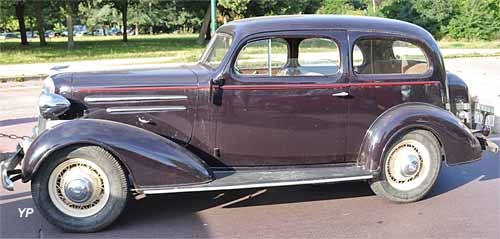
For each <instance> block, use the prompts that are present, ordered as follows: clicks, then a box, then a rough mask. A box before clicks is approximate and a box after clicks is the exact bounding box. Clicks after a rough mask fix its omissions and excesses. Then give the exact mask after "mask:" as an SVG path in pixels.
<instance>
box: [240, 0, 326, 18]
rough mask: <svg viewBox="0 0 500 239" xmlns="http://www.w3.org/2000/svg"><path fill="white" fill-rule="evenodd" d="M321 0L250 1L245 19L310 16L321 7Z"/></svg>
mask: <svg viewBox="0 0 500 239" xmlns="http://www.w3.org/2000/svg"><path fill="white" fill-rule="evenodd" d="M321 4H322V0H257V1H250V4H249V5H248V10H247V14H246V16H245V17H254V16H268V15H289V14H312V13H316V11H317V10H318V9H319V8H320V7H321Z"/></svg>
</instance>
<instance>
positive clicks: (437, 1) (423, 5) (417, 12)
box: [380, 0, 455, 39]
mask: <svg viewBox="0 0 500 239" xmlns="http://www.w3.org/2000/svg"><path fill="white" fill-rule="evenodd" d="M454 5H455V2H454V1H452V0H451V1H450V0H390V1H388V2H386V3H385V4H384V5H383V6H382V8H381V9H380V12H381V13H382V15H383V16H385V17H388V18H394V19H399V20H403V21H407V22H411V23H414V24H417V25H419V26H421V27H423V28H425V29H426V30H427V31H429V32H430V33H431V34H432V35H433V36H434V37H435V38H436V39H440V38H442V37H443V36H444V35H445V34H446V32H447V28H446V26H447V25H448V23H449V22H450V20H451V19H452V17H453V16H454V15H455V11H454V10H453V9H454Z"/></svg>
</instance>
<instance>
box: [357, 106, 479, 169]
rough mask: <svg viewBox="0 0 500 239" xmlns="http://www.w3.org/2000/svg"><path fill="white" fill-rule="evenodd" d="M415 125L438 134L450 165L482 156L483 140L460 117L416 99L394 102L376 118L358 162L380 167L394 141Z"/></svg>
mask: <svg viewBox="0 0 500 239" xmlns="http://www.w3.org/2000/svg"><path fill="white" fill-rule="evenodd" d="M413 129H425V130H429V131H430V132H432V133H433V134H434V135H435V136H436V138H437V139H438V141H439V142H440V144H441V148H442V151H443V152H442V153H443V155H444V156H445V161H446V164H448V165H455V164H461V163H467V162H471V161H475V160H478V159H480V158H481V145H480V143H479V141H478V140H477V139H476V137H474V135H473V134H472V132H471V130H470V129H469V128H467V126H465V125H464V124H463V123H462V122H461V121H460V120H459V119H458V118H457V117H455V116H454V115H453V114H451V113H450V112H448V111H446V110H444V109H442V108H439V107H436V106H434V105H431V104H427V103H415V102H413V103H405V104H400V105H397V106H394V107H392V108H390V109H388V110H387V111H385V112H384V113H383V114H382V115H380V116H379V117H378V118H377V119H376V120H375V122H373V124H372V125H371V126H370V128H369V129H368V131H367V133H366V135H365V137H364V140H363V143H362V144H361V147H360V151H359V153H358V163H359V164H360V165H361V166H363V167H364V168H365V169H367V170H370V171H378V170H379V169H380V166H381V160H382V159H383V156H384V154H385V152H386V149H387V148H388V147H389V146H390V144H391V143H392V142H393V141H394V140H395V139H397V137H399V136H401V135H403V134H404V133H406V132H408V131H411V130H413Z"/></svg>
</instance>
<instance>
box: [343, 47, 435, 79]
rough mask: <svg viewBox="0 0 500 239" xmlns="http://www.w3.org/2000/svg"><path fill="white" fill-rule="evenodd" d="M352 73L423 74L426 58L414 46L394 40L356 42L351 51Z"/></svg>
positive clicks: (426, 63) (425, 69)
mask: <svg viewBox="0 0 500 239" xmlns="http://www.w3.org/2000/svg"><path fill="white" fill-rule="evenodd" d="M352 56H353V59H352V61H353V67H354V72H356V73H358V74H368V75H379V74H400V75H414V74H417V75H418V74H425V73H427V72H428V71H429V62H428V58H427V56H426V55H425V53H424V51H423V50H422V49H421V48H420V47H418V46H416V45H415V44H413V43H411V42H407V41H402V40H394V39H363V40H358V41H357V42H356V44H355V46H354V49H353V54H352Z"/></svg>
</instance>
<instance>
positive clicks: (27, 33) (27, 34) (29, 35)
mask: <svg viewBox="0 0 500 239" xmlns="http://www.w3.org/2000/svg"><path fill="white" fill-rule="evenodd" d="M26 37H28V38H37V37H38V34H36V32H31V31H30V32H26Z"/></svg>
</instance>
